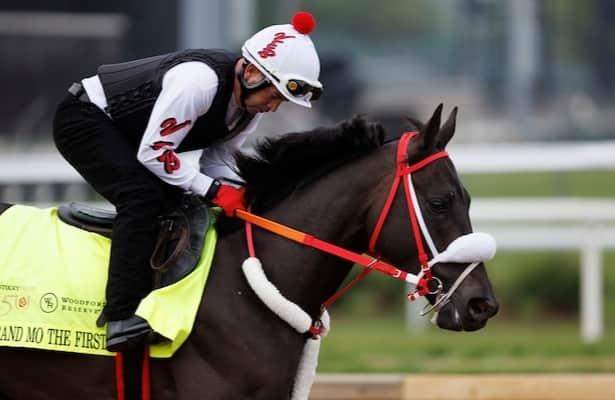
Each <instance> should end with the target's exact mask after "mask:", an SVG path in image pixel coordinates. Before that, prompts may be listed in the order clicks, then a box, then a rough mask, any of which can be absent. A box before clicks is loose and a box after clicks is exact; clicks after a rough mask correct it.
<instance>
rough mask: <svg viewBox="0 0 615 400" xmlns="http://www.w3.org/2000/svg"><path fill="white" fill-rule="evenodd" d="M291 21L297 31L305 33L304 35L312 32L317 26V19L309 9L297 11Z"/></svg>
mask: <svg viewBox="0 0 615 400" xmlns="http://www.w3.org/2000/svg"><path fill="white" fill-rule="evenodd" d="M290 22H291V23H292V24H293V27H294V28H295V29H296V30H297V32H299V33H303V34H304V35H307V34H308V33H310V32H312V31H313V30H314V27H315V26H316V19H314V16H313V15H312V14H310V13H309V12H307V11H297V12H296V13H295V15H293V19H292V20H291V21H290Z"/></svg>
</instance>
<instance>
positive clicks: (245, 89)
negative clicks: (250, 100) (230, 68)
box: [236, 62, 271, 109]
mask: <svg viewBox="0 0 615 400" xmlns="http://www.w3.org/2000/svg"><path fill="white" fill-rule="evenodd" d="M248 64H249V62H244V63H242V64H241V68H239V71H238V72H237V74H236V75H237V79H238V80H239V86H240V91H239V103H240V104H241V107H242V108H244V109H245V108H246V98H247V97H248V96H249V95H251V94H252V93H255V92H258V91H259V90H261V89H263V88H265V87H267V86H269V85H271V82H269V80H268V79H267V78H263V80H261V81H259V82H257V83H249V82H248V81H246V78H245V77H244V72H245V70H246V66H247V65H248Z"/></svg>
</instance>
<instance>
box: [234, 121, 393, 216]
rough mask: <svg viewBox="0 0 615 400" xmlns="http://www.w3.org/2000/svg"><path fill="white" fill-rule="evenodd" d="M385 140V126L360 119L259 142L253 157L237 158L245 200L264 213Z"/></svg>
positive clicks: (245, 154) (239, 156)
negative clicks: (298, 190) (297, 190)
mask: <svg viewBox="0 0 615 400" xmlns="http://www.w3.org/2000/svg"><path fill="white" fill-rule="evenodd" d="M383 139H384V130H383V129H382V127H381V126H380V125H377V124H374V123H369V122H367V121H366V120H365V119H364V118H362V117H354V118H352V119H349V120H345V121H343V122H341V123H339V124H337V125H335V126H333V127H321V128H316V129H314V130H311V131H305V132H299V133H287V134H284V135H281V136H278V137H274V138H264V139H261V140H260V141H259V142H258V143H257V144H256V146H255V149H254V153H250V154H249V153H239V154H237V155H236V157H235V160H236V163H237V168H238V173H239V175H240V176H241V177H242V179H243V180H245V182H246V183H245V187H246V199H247V201H248V203H249V204H250V205H251V206H252V208H253V209H254V210H255V211H262V209H263V208H268V207H270V206H272V205H273V204H275V203H277V202H279V201H280V200H282V199H283V198H284V197H285V196H287V195H288V194H290V193H291V192H292V191H293V190H295V189H297V188H299V187H301V186H305V185H306V184H308V183H310V182H312V181H314V180H316V179H318V178H319V177H321V176H322V175H324V174H326V173H327V172H329V171H331V170H332V169H334V168H335V167H337V166H340V165H342V164H345V163H347V162H348V161H349V160H351V159H355V158H357V157H359V156H361V155H364V154H367V153H369V152H371V151H372V150H374V149H376V148H378V147H380V146H381V145H382V143H383Z"/></svg>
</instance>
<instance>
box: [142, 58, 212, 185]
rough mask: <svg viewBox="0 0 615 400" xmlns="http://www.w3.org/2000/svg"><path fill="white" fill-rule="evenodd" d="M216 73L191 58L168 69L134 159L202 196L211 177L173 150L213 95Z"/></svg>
mask: <svg viewBox="0 0 615 400" xmlns="http://www.w3.org/2000/svg"><path fill="white" fill-rule="evenodd" d="M217 89H218V76H217V75H216V73H215V72H214V71H213V70H212V69H211V68H210V67H209V66H208V65H206V64H205V63H202V62H198V61H190V62H185V63H181V64H178V65H176V66H175V67H173V68H171V69H169V70H168V71H167V72H166V74H165V76H164V78H163V80H162V90H161V92H160V94H159V96H158V98H157V99H156V103H155V104H154V108H153V110H152V113H151V115H150V119H149V122H148V124H147V127H146V128H145V132H144V134H143V138H142V140H141V143H140V145H139V149H138V151H137V159H138V160H139V161H140V162H141V163H142V164H143V165H144V166H145V167H146V168H147V169H149V170H150V171H151V172H152V173H154V174H155V175H156V176H158V177H159V178H160V179H161V180H163V181H164V182H166V183H168V184H171V185H174V186H179V187H181V188H182V189H185V190H190V191H192V192H194V193H196V194H199V195H205V193H207V190H208V189H209V186H210V185H211V182H212V181H213V179H212V178H210V177H208V176H206V175H204V174H202V173H200V172H199V171H198V170H197V168H196V167H195V166H193V165H191V164H190V163H189V162H187V161H186V160H185V159H183V158H182V156H181V155H178V154H177V153H175V150H176V149H177V148H178V147H179V145H180V143H181V142H182V140H183V139H184V138H185V137H186V135H187V134H188V132H189V131H190V129H191V128H192V126H193V124H194V122H195V121H196V119H197V118H198V117H200V116H201V115H203V114H205V113H206V112H207V111H208V110H209V108H210V107H211V104H212V102H213V99H214V97H215V95H216V91H217Z"/></svg>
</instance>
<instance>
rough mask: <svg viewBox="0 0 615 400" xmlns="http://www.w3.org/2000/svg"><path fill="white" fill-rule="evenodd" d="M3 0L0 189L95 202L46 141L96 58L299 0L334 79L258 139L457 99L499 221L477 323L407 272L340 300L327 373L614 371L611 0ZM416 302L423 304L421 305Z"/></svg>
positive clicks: (239, 37)
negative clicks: (416, 287)
mask: <svg viewBox="0 0 615 400" xmlns="http://www.w3.org/2000/svg"><path fill="white" fill-rule="evenodd" d="M146 4H147V5H145V3H144V2H142V1H136V0H121V1H120V0H107V1H105V2H96V3H93V2H83V1H76V0H56V1H53V2H49V1H43V0H40V1H35V0H19V1H17V0H3V1H2V3H1V4H0V53H1V54H2V61H1V62H0V79H1V80H2V81H1V87H2V90H1V91H0V104H1V105H2V107H0V118H1V119H2V120H3V121H4V122H3V124H2V126H1V127H0V163H1V165H0V196H1V197H0V199H1V200H2V201H6V202H26V203H36V204H58V203H60V202H63V201H67V200H77V201H88V202H100V198H98V197H97V196H96V194H95V193H93V192H92V191H91V190H90V189H88V187H87V185H85V184H84V183H83V182H82V181H81V179H80V178H79V177H78V176H77V175H76V174H75V173H74V172H73V171H72V170H71V169H70V167H68V165H67V164H66V163H65V162H64V161H63V160H62V159H61V158H60V157H59V156H58V155H57V153H56V150H55V148H54V147H53V144H52V142H51V121H52V118H53V113H54V110H55V106H56V104H57V103H58V102H59V101H60V100H61V99H62V98H63V97H64V96H65V95H66V89H67V88H68V86H69V85H70V84H71V83H72V82H73V81H76V80H79V79H82V78H84V77H88V76H90V75H93V74H94V73H95V71H96V68H97V67H98V65H100V64H103V63H114V62H121V61H126V60H130V59H136V58H142V57H146V56H151V55H155V54H161V53H165V52H170V51H174V50H178V49H183V48H196V47H204V48H207V47H222V48H227V49H231V50H237V51H238V52H239V49H240V47H241V44H242V43H243V41H244V40H245V39H246V38H248V37H249V36H250V35H251V34H252V33H254V32H255V31H257V30H259V29H260V28H262V27H264V26H267V25H271V24H278V23H287V22H288V21H289V20H290V17H291V16H292V14H293V13H294V12H295V11H296V10H301V9H304V10H308V11H310V12H312V13H313V14H314V15H315V17H316V20H317V27H316V30H315V32H314V33H313V34H312V39H313V41H314V43H315V45H316V47H317V49H318V51H319V54H320V57H321V64H322V68H321V81H322V82H323V84H324V85H325V95H324V96H323V98H322V100H321V101H320V102H318V103H317V104H316V106H315V107H314V109H312V110H304V109H301V108H300V107H293V106H292V105H289V104H285V105H284V106H283V109H282V110H281V111H280V112H278V113H276V114H274V115H271V116H267V117H266V118H263V122H262V123H261V124H260V126H259V131H258V135H275V134H279V133H283V132H288V131H296V130H303V129H308V128H313V127H315V126H319V125H324V124H331V123H334V122H337V121H339V120H340V119H343V118H347V117H350V116H351V115H353V114H356V113H365V114H367V115H368V117H369V118H370V119H375V120H379V121H381V122H382V123H383V124H385V126H386V127H387V128H388V129H389V130H390V131H391V132H399V131H401V130H403V129H407V126H405V125H404V122H403V121H404V120H403V116H404V115H410V116H413V117H415V118H418V119H421V120H426V119H427V118H428V117H429V116H430V115H431V112H432V111H433V110H434V108H435V107H436V106H437V104H438V103H440V102H443V103H444V104H445V112H446V113H447V112H448V111H449V110H450V109H452V107H453V106H459V108H460V114H459V117H458V120H457V133H456V135H455V138H454V139H453V142H452V144H451V146H450V148H449V150H450V152H451V155H452V158H453V160H454V161H455V162H456V165H457V167H458V169H459V172H460V174H461V176H462V179H463V181H464V183H465V184H466V186H467V188H468V189H469V191H470V192H471V194H472V196H473V199H474V200H473V206H472V216H473V220H474V223H475V228H476V230H486V231H490V232H491V233H493V234H494V236H495V237H496V239H497V240H498V244H499V253H498V255H497V256H496V258H495V259H494V260H493V261H492V262H491V263H490V264H489V271H490V274H491V277H492V281H493V283H494V286H495V290H496V293H497V294H498V296H499V299H500V301H501V311H500V313H499V315H498V316H496V317H495V318H494V320H493V321H492V322H490V324H489V325H488V326H487V327H486V328H485V329H484V330H482V331H480V332H475V333H454V332H442V331H438V330H437V329H436V328H435V327H430V326H428V324H426V323H425V322H424V320H422V319H419V318H417V313H418V311H417V309H416V306H415V307H414V308H411V307H408V306H407V305H406V304H405V295H404V294H405V293H404V290H405V288H401V287H400V286H399V283H398V282H394V281H392V280H391V281H390V282H389V280H387V279H386V278H379V277H376V276H373V277H370V278H369V279H368V280H367V281H366V282H363V283H362V284H361V285H360V286H359V287H358V288H356V289H353V291H352V292H350V294H349V295H347V296H346V297H345V298H343V299H342V300H341V301H340V302H339V303H338V304H336V305H335V306H334V307H333V310H331V312H332V318H333V332H332V334H331V335H330V337H328V338H327V340H325V341H324V347H323V352H322V356H321V362H320V370H321V371H324V372H353V371H355V372H356V371H361V372H415V371H418V372H467V371H477V372H480V371H485V372H500V371H513V372H515V371H530V372H531V371H549V372H557V371H580V372H585V371H602V372H606V371H610V372H615V340H614V339H615V333H614V332H613V324H614V323H615V317H614V312H615V296H614V295H613V293H615V253H613V247H615V185H614V184H613V182H615V98H614V97H613V91H614V89H615V74H614V73H613V71H614V70H615V69H614V67H615V66H614V61H615V25H614V24H613V23H612V21H614V20H615V1H612V0H586V1H583V2H579V1H575V0H499V1H495V0H387V1H381V2H377V3H375V2H373V1H368V0H354V1H352V2H349V1H340V0H326V1H325V0H261V1H250V0H201V1H199V0H178V1H165V0H149V1H148V2H147V3H146ZM418 308H420V306H419V307H418Z"/></svg>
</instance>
